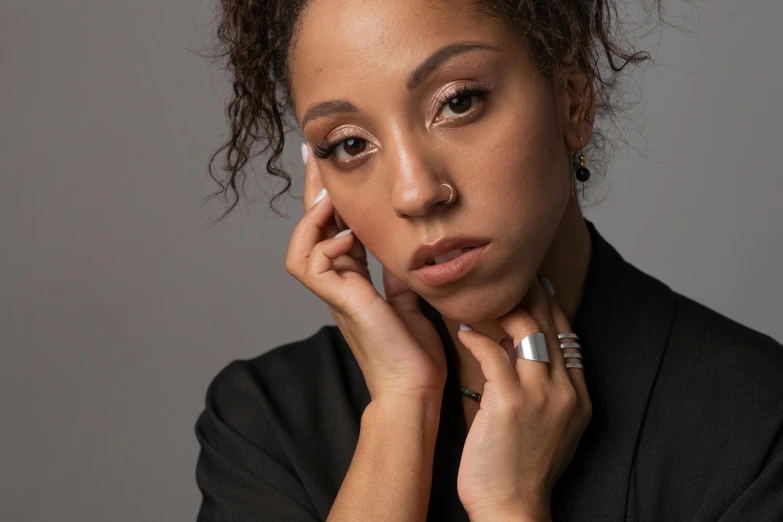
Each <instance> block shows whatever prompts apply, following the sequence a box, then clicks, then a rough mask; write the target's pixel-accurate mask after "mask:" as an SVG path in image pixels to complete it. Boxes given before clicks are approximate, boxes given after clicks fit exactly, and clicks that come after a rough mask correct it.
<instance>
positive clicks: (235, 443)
mask: <svg viewBox="0 0 783 522" xmlns="http://www.w3.org/2000/svg"><path fill="white" fill-rule="evenodd" d="M262 393H263V389H262V385H261V383H260V382H259V381H258V377H257V376H256V375H254V373H253V370H252V368H251V367H250V366H249V365H248V364H247V362H245V361H234V362H233V363H231V364H229V365H228V366H227V367H226V368H224V369H223V370H222V371H221V372H220V373H219V374H218V375H217V376H216V377H215V378H214V379H213V381H212V382H211V383H210V385H209V387H208V389H207V394H206V406H205V409H204V411H203V412H202V413H201V415H200V416H199V418H198V420H197V421H196V426H195V431H196V438H197V439H198V442H199V444H200V445H201V449H200V451H199V456H198V463H197V465H196V482H197V484H198V487H199V489H200V490H201V494H202V497H203V498H202V502H201V507H200V509H199V513H198V519H197V520H198V522H229V521H230V522H251V521H253V522H261V521H264V522H266V521H269V522H285V521H291V522H316V521H318V520H320V518H319V517H318V515H317V514H316V510H315V508H314V506H313V505H312V502H311V501H310V498H309V496H308V494H307V491H306V490H305V488H304V486H303V485H302V482H301V480H300V478H299V477H298V476H297V474H296V471H295V470H294V469H293V467H292V466H291V464H290V461H289V459H288V458H287V457H286V454H285V452H284V450H283V448H282V447H281V446H280V443H279V441H278V439H277V437H276V436H275V433H274V432H273V430H272V429H271V425H270V424H269V422H268V420H267V416H266V414H265V411H264V406H263V404H264V401H262V400H261V399H262Z"/></svg>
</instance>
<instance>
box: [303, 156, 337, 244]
mask: <svg viewBox="0 0 783 522" xmlns="http://www.w3.org/2000/svg"><path fill="white" fill-rule="evenodd" d="M302 160H303V161H305V186H304V198H303V199H304V206H305V212H307V211H308V210H310V208H312V206H313V205H314V204H315V203H316V199H318V198H319V197H321V196H322V193H323V192H325V191H326V189H325V188H324V184H323V180H322V179H321V171H320V170H319V169H318V162H316V161H315V157H314V156H313V154H312V151H311V150H310V146H309V145H308V144H307V142H305V143H302ZM340 230H341V229H339V228H338V227H337V223H335V222H333V221H332V222H329V223H327V224H326V226H324V227H323V235H322V237H323V238H324V239H326V238H330V237H334V236H335V235H336V234H337V233H338V232H340Z"/></svg>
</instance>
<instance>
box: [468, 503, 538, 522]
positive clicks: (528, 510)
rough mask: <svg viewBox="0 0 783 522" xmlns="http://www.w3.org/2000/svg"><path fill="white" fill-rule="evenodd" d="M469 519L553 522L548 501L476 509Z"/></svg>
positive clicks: (508, 521) (507, 521)
mask: <svg viewBox="0 0 783 522" xmlns="http://www.w3.org/2000/svg"><path fill="white" fill-rule="evenodd" d="M468 517H469V518H470V521H471V522H492V521H494V522H552V515H551V512H550V509H549V502H548V501H540V502H528V503H517V504H507V505H493V506H487V507H483V508H474V509H471V510H468Z"/></svg>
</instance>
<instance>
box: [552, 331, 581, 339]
mask: <svg viewBox="0 0 783 522" xmlns="http://www.w3.org/2000/svg"><path fill="white" fill-rule="evenodd" d="M557 338H558V339H576V340H577V341H578V340H579V336H578V335H576V334H575V333H574V332H569V333H560V334H557Z"/></svg>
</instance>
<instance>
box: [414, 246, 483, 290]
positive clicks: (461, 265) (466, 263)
mask: <svg viewBox="0 0 783 522" xmlns="http://www.w3.org/2000/svg"><path fill="white" fill-rule="evenodd" d="M488 246H489V244H486V245H482V246H479V247H475V248H472V249H470V250H468V251H467V252H463V253H462V254H461V255H460V256H458V257H456V258H454V259H451V260H449V261H446V262H445V263H438V264H436V265H426V264H425V265H424V266H421V267H419V268H417V269H415V270H412V272H413V273H414V274H416V276H418V277H419V279H421V280H422V282H424V283H425V284H427V285H429V286H440V285H445V284H446V283H451V282H453V281H456V280H457V279H460V278H462V277H465V276H466V275H468V274H469V273H470V272H471V271H472V270H473V269H474V268H475V267H476V265H477V264H478V262H479V260H480V259H481V256H482V255H483V254H484V252H485V251H486V250H487V247H488Z"/></svg>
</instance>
